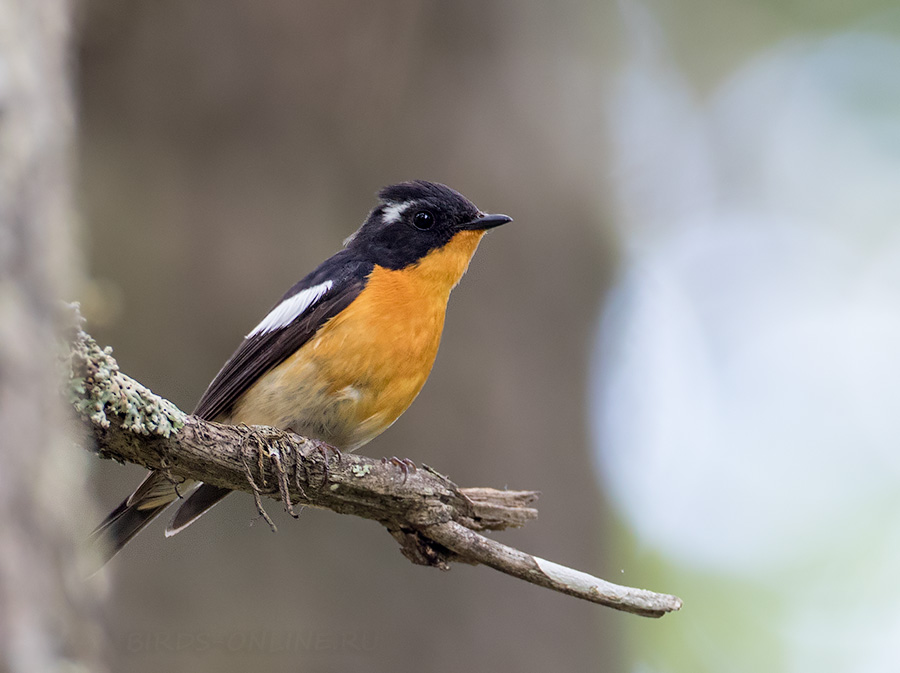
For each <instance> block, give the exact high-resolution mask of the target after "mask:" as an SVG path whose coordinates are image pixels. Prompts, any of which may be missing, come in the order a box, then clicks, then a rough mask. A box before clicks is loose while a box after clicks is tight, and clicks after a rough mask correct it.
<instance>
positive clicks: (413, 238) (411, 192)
mask: <svg viewBox="0 0 900 673" xmlns="http://www.w3.org/2000/svg"><path fill="white" fill-rule="evenodd" d="M378 196H379V198H380V199H381V204H379V205H378V206H377V207H376V208H375V209H374V210H372V212H371V213H369V216H368V218H366V221H365V222H364V223H363V225H362V226H361V227H360V228H359V230H358V231H357V232H356V233H355V234H353V235H352V236H351V237H350V238H348V239H347V240H346V241H345V242H344V244H345V245H346V247H348V248H353V249H356V250H358V251H359V252H360V253H362V254H363V255H365V256H366V258H367V259H369V260H370V261H372V262H374V263H376V264H378V265H379V266H383V267H386V268H389V269H403V268H406V267H408V266H410V265H412V264H416V263H417V262H419V261H420V260H422V259H423V258H424V257H425V256H426V255H428V254H429V253H430V252H432V251H435V250H438V249H441V248H444V247H445V246H446V245H447V244H449V243H450V242H451V241H452V240H454V238H456V237H458V235H460V234H464V232H472V233H473V234H476V236H472V234H464V235H466V236H467V237H473V238H474V239H475V241H474V242H475V245H477V239H480V238H481V234H483V233H484V232H485V231H486V230H488V229H492V228H494V227H498V226H500V225H501V224H506V223H507V222H511V221H512V218H511V217H508V216H506V215H488V214H485V213H483V212H482V211H480V210H479V209H478V208H477V207H476V206H475V204H474V203H472V202H471V201H469V200H468V199H467V198H466V197H465V196H463V195H462V194H460V193H459V192H457V191H455V190H453V189H450V188H449V187H447V186H446V185H442V184H439V183H436V182H426V181H425V180H415V181H412V182H401V183H400V184H397V185H391V186H390V187H385V188H384V189H382V190H381V192H379V194H378ZM472 252H474V246H473V247H472Z"/></svg>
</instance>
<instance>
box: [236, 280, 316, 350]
mask: <svg viewBox="0 0 900 673" xmlns="http://www.w3.org/2000/svg"><path fill="white" fill-rule="evenodd" d="M332 285H334V283H333V282H332V281H330V280H326V281H325V282H324V283H319V284H318V285H313V286H312V287H308V288H306V289H305V290H301V291H300V292H298V293H297V294H295V295H293V296H292V297H288V298H287V299H285V300H284V301H283V302H281V303H280V304H278V306H276V307H275V308H273V309H272V310H271V311H269V315H267V316H266V317H265V318H263V320H262V322H261V323H259V324H258V325H257V326H256V327H255V328H253V331H252V332H250V334H248V335H247V338H248V339H249V338H250V337H252V336H256V335H257V334H265V333H266V332H272V331H274V330H277V329H280V328H282V327H287V326H288V325H290V324H291V323H292V322H294V321H295V320H296V319H297V318H299V317H300V316H301V315H303V313H304V312H305V311H306V309H308V308H309V307H310V306H312V305H313V304H315V303H316V302H317V301H319V300H320V299H321V298H322V297H323V296H324V295H325V293H326V292H328V290H330V289H331V286H332Z"/></svg>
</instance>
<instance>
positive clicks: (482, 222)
mask: <svg viewBox="0 0 900 673" xmlns="http://www.w3.org/2000/svg"><path fill="white" fill-rule="evenodd" d="M507 222H512V218H511V217H510V216H509V215H484V216H482V217H479V218H478V219H477V220H472V221H471V222H467V223H466V224H464V225H463V226H462V228H463V229H473V230H475V231H485V230H486V229H493V228H494V227H499V226H500V225H501V224H506V223H507Z"/></svg>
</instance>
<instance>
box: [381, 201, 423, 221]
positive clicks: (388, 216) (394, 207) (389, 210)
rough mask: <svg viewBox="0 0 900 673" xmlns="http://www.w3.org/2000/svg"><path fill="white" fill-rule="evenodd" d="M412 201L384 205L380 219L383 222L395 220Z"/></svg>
mask: <svg viewBox="0 0 900 673" xmlns="http://www.w3.org/2000/svg"><path fill="white" fill-rule="evenodd" d="M413 203H415V202H414V201H404V202H403V203H391V204H389V205H387V206H385V207H384V211H383V212H382V215H381V221H382V222H384V223H385V224H391V223H393V222H396V221H397V220H399V219H400V217H401V216H402V215H403V213H404V212H405V211H406V209H407V208H409V207H410V206H411V205H412V204H413Z"/></svg>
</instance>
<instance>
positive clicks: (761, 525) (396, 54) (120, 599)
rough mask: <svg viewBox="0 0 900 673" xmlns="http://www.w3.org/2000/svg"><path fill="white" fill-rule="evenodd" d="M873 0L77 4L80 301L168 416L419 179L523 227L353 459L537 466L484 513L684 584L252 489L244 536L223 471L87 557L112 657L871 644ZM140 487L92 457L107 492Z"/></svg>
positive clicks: (888, 164)
mask: <svg viewBox="0 0 900 673" xmlns="http://www.w3.org/2000/svg"><path fill="white" fill-rule="evenodd" d="M888 6H889V5H888V3H885V2H876V1H875V0H863V1H861V2H857V3H852V4H850V3H822V2H817V1H816V2H814V1H813V0H805V1H804V0H794V1H792V2H788V3H773V2H767V1H765V0H756V1H749V2H746V1H742V2H739V1H737V0H717V1H715V2H713V0H673V1H670V2H664V1H662V0H656V1H655V2H646V3H642V4H638V3H634V2H629V1H627V0H623V1H622V2H619V3H614V2H566V3H541V2H535V1H533V0H522V1H517V2H509V1H507V2H493V1H489V2H454V3H419V2H411V1H410V2H386V3H371V4H368V3H350V2H329V3H312V2H297V1H288V0H282V1H274V0H273V1H267V2H258V3H249V2H236V1H235V0H218V1H216V2H212V1H211V0H194V1H192V2H189V3H188V2H175V1H174V0H165V1H155V2H150V1H149V0H139V1H134V2H130V3H117V2H111V1H110V0H86V2H84V4H83V5H82V12H81V17H80V35H79V54H78V93H79V98H80V111H81V112H80V129H81V133H80V139H79V142H80V147H79V155H78V176H79V181H80V182H79V185H78V188H79V191H78V193H79V198H80V209H81V216H82V218H83V221H84V231H85V241H84V243H85V251H86V255H87V258H88V263H89V267H90V270H91V275H92V279H91V281H90V283H89V284H88V285H87V286H85V287H84V288H80V289H79V291H78V294H79V296H80V298H81V299H82V301H83V302H84V307H85V312H86V314H87V316H88V319H89V329H90V331H91V332H92V333H93V334H94V336H96V337H97V338H98V339H99V340H100V341H101V342H102V343H104V344H109V345H112V346H113V347H114V348H115V354H116V356H117V358H118V360H119V362H120V364H121V366H122V368H123V369H124V370H125V371H126V372H128V373H129V374H131V375H133V376H135V377H136V378H138V379H139V380H141V381H142V382H144V383H146V384H147V385H149V386H150V387H151V388H153V389H154V390H155V391H156V392H159V393H160V394H163V395H165V396H167V397H169V398H170V399H172V400H173V401H175V402H176V403H178V404H179V405H180V406H181V407H182V408H184V409H186V410H190V409H191V408H192V407H193V405H194V404H195V402H196V400H197V399H198V398H199V396H200V394H201V393H202V391H203V390H204V388H205V386H206V385H207V383H208V382H209V380H210V379H211V378H212V377H213V376H214V374H215V373H216V372H217V371H218V368H219V367H220V366H221V364H222V362H224V360H225V359H226V358H227V357H228V355H229V354H230V353H231V351H232V350H233V349H234V347H235V346H236V345H237V343H238V342H239V341H240V338H241V335H243V334H245V333H246V332H247V331H248V329H250V328H251V327H252V326H253V325H255V324H256V322H257V321H258V320H259V318H260V317H261V316H262V315H263V314H264V313H265V311H266V310H267V309H268V308H269V307H270V306H271V304H272V303H273V302H274V301H275V300H276V299H277V298H278V297H279V296H280V295H281V294H282V293H283V292H284V290H285V289H286V288H287V287H289V286H290V285H291V284H292V283H294V282H295V281H296V280H297V279H298V278H300V277H301V276H302V275H304V274H305V273H306V272H308V271H309V270H311V269H312V268H313V267H314V266H315V265H316V264H317V263H319V262H320V261H321V260H323V259H324V258H326V257H327V256H329V255H330V254H332V253H333V252H335V251H336V250H337V249H338V248H339V246H340V243H341V241H342V240H343V238H344V237H345V236H346V235H347V234H349V233H351V232H352V231H353V230H354V229H355V228H356V227H357V226H358V225H359V223H361V222H362V220H363V218H364V217H365V215H366V213H367V212H368V210H369V209H370V208H371V207H372V206H373V205H374V204H375V200H374V194H375V192H376V191H377V190H378V188H380V187H381V186H383V185H386V184H389V183H392V182H396V181H399V180H404V179H411V178H426V179H431V180H437V181H441V182H445V183H447V184H449V185H451V186H453V187H455V188H456V189H458V190H460V191H461V192H462V193H464V194H466V195H467V196H469V197H470V198H471V199H472V200H473V201H475V203H476V204H478V205H479V206H480V207H482V208H483V209H486V210H492V211H499V212H506V213H508V214H510V215H512V216H513V217H514V218H515V220H516V221H515V223H514V224H513V225H510V226H509V227H504V228H502V229H500V230H497V231H496V232H493V233H492V234H491V235H490V236H488V237H487V238H486V239H485V241H484V242H483V243H482V246H481V249H480V250H479V253H478V254H477V255H476V258H475V260H474V261H473V263H472V265H471V267H470V270H469V273H468V274H467V276H466V278H465V279H464V280H463V282H462V283H461V285H460V287H459V288H457V290H456V291H455V292H454V295H453V298H452V300H451V303H450V308H449V313H448V319H447V326H446V330H445V335H444V340H443V343H442V346H441V352H440V354H439V356H438V360H437V363H436V365H435V368H434V371H433V373H432V377H431V380H430V381H429V383H428V384H427V385H426V387H425V389H424V391H423V392H422V394H421V395H420V397H419V399H418V400H417V401H416V402H415V404H414V405H413V406H412V407H411V408H410V410H409V411H408V412H407V413H406V414H405V415H404V416H403V417H402V418H401V420H400V421H398V422H397V423H396V424H395V425H394V426H393V427H392V428H391V429H390V430H388V431H387V432H386V433H385V434H384V435H383V436H381V437H379V438H378V439H377V440H375V441H374V442H372V443H371V444H370V445H368V446H367V447H365V448H364V449H363V452H364V453H366V454H369V455H375V456H378V455H399V456H404V457H409V458H412V459H413V460H415V461H416V462H417V463H421V462H424V463H427V464H429V465H432V466H434V467H435V468H437V469H439V470H441V471H442V472H445V473H448V474H450V475H451V477H453V478H454V479H455V480H456V481H457V482H458V483H460V484H462V485H471V486H474V485H486V486H504V485H508V486H509V487H511V488H536V489H540V490H541V491H542V493H543V495H542V498H541V501H540V503H539V504H540V513H541V516H540V519H539V520H538V521H536V522H534V523H532V524H530V525H529V526H528V527H527V528H525V529H523V530H521V531H513V532H508V533H505V534H502V535H500V536H499V537H500V539H502V540H503V541H505V542H509V543H510V544H513V545H515V546H519V547H520V548H523V549H525V550H527V551H530V552H533V553H536V554H539V555H541V556H543V557H545V558H550V559H553V560H555V561H557V562H560V563H565V564H567V565H571V566H573V567H577V568H580V569H583V570H587V571H590V572H594V573H596V574H599V575H601V576H605V577H607V578H609V579H611V580H614V581H621V582H623V583H627V584H635V585H640V586H647V587H649V588H653V589H658V590H664V591H669V592H673V593H678V594H679V595H681V596H682V597H683V598H684V599H685V601H686V607H685V609H684V611H683V612H682V613H680V614H677V615H673V616H669V617H666V618H665V619H663V620H662V621H652V620H642V619H640V618H637V617H632V616H629V615H624V614H619V613H614V612H612V611H609V610H604V609H602V608H598V607H596V606H593V605H590V604H587V603H582V602H579V601H576V600H575V599H572V598H568V597H564V596H560V595H556V594H553V593H551V592H548V591H545V590H541V589H537V588H535V587H531V586H526V585H524V584H523V583H521V582H517V581H515V580H512V579H509V578H507V577H504V576H501V575H499V574H497V573H495V572H493V571H490V570H488V569H485V568H470V567H454V568H453V569H452V570H451V571H450V572H449V573H439V572H436V571H434V570H430V569H425V568H419V567H414V566H411V565H410V564H409V563H408V562H406V561H405V559H403V558H402V557H401V556H400V554H399V553H398V550H397V548H396V544H395V543H394V542H393V541H392V540H391V538H390V537H389V536H388V535H387V534H386V533H385V532H384V531H383V530H381V529H380V528H379V527H378V526H376V525H375V524H371V523H369V522H365V521H360V520H355V519H352V518H348V517H339V516H337V515H334V514H332V513H329V512H317V511H307V512H304V513H303V515H302V516H301V517H300V519H299V520H298V521H293V520H291V519H290V518H289V517H287V516H285V515H283V514H281V513H280V512H278V511H277V510H278V509H279V507H278V505H277V503H274V502H272V503H271V504H270V507H269V510H270V513H272V514H273V516H275V518H276V521H277V522H278V524H279V526H280V529H279V533H278V534H277V535H273V534H271V533H270V532H269V530H268V529H267V527H266V526H265V524H264V523H262V522H261V521H259V520H258V519H257V516H256V513H255V510H254V508H253V504H252V500H251V498H249V497H244V496H235V497H233V498H229V499H228V500H227V501H225V502H224V503H223V504H222V505H220V506H219V507H217V508H216V510H215V511H214V512H213V513H211V514H210V515H208V516H207V517H205V518H204V519H202V520H201V521H199V522H198V523H197V524H196V525H195V526H193V527H192V528H191V529H189V530H188V531H186V532H185V533H184V534H181V535H179V536H176V537H175V538H172V539H169V540H165V539H164V538H163V536H162V527H161V526H160V525H157V526H154V527H152V528H150V529H148V531H147V532H145V533H143V534H142V535H141V536H139V537H138V538H137V539H136V540H135V541H134V542H133V543H132V544H131V545H129V547H127V548H126V550H125V551H123V552H122V553H121V554H120V555H119V556H118V557H117V558H116V559H115V560H114V561H113V562H112V563H111V564H110V565H109V567H108V570H106V571H104V574H103V575H102V576H101V577H99V578H98V579H97V580H96V581H98V582H108V583H109V584H110V586H111V591H110V594H111V601H110V603H109V606H108V608H107V614H106V615H105V619H106V625H107V640H108V647H109V651H110V653H111V656H112V658H113V663H114V665H113V669H114V670H128V671H136V672H140V671H156V670H160V669H165V668H172V667H176V668H177V669H187V668H188V667H190V668H191V669H192V670H194V671H213V670H215V671H222V672H225V671H245V670H247V669H249V668H253V669H257V668H263V667H265V668H266V669H269V670H273V671H356V670H358V671H397V672H400V671H412V670H416V671H421V670H429V671H450V670H459V669H463V670H465V669H470V670H486V669H494V670H517V671H541V672H544V671H548V670H572V671H584V670H608V671H636V670H640V671H722V670H729V671H731V670H747V671H758V670H772V671H809V670H817V671H824V670H828V671H831V670H833V671H851V670H852V671H859V670H865V671H888V670H894V668H893V665H894V664H895V663H896V662H895V661H893V660H891V659H890V656H889V652H888V650H887V648H888V644H889V643H891V642H892V640H891V638H890V636H891V634H892V633H893V634H896V632H897V631H900V622H898V621H897V619H896V617H894V616H892V615H890V611H889V610H888V608H887V607H886V606H890V605H891V604H893V599H894V598H895V597H896V596H897V595H898V593H900V586H898V580H897V579H895V577H894V575H895V573H892V572H890V571H891V570H892V569H893V568H896V566H897V562H898V561H900V552H898V551H897V549H898V547H900V539H898V538H897V533H896V531H898V530H900V527H898V525H897V523H898V522H897V517H896V515H895V513H896V512H897V511H898V509H897V495H896V493H897V488H896V484H897V458H896V455H897V452H896V447H895V446H894V444H895V443H896V442H894V441H893V440H895V438H896V437H897V434H898V430H900V428H897V420H896V419H897V418H898V416H897V414H896V412H895V411H894V410H895V409H896V408H897V403H898V402H900V393H898V384H897V383H896V381H898V380H900V371H898V370H900V360H898V357H897V356H896V352H897V348H896V344H897V343H898V337H900V312H898V308H897V307H898V306H900V284H898V281H900V276H898V272H897V268H898V264H900V230H898V228H897V224H896V222H897V221H898V219H900V85H898V84H897V78H896V73H897V72H898V71H900V22H898V20H897V17H896V16H895V15H893V14H890V13H889V12H887V7H888ZM141 474H142V473H141V471H140V470H138V469H136V468H131V467H122V466H119V465H114V464H107V463H101V462H100V461H98V462H97V465H96V480H95V481H96V484H97V491H98V498H99V499H100V500H101V502H102V504H103V505H104V507H107V506H108V507H112V506H114V505H115V504H117V503H118V501H119V500H120V499H121V498H122V497H123V496H124V495H125V494H127V493H128V492H129V490H130V489H131V488H132V487H133V486H134V485H135V484H137V482H138V481H139V479H140V478H141ZM94 523H95V522H93V521H85V522H84V525H85V530H88V529H90V527H91V526H92V525H93V524H94ZM863 664H864V666H863Z"/></svg>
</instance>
